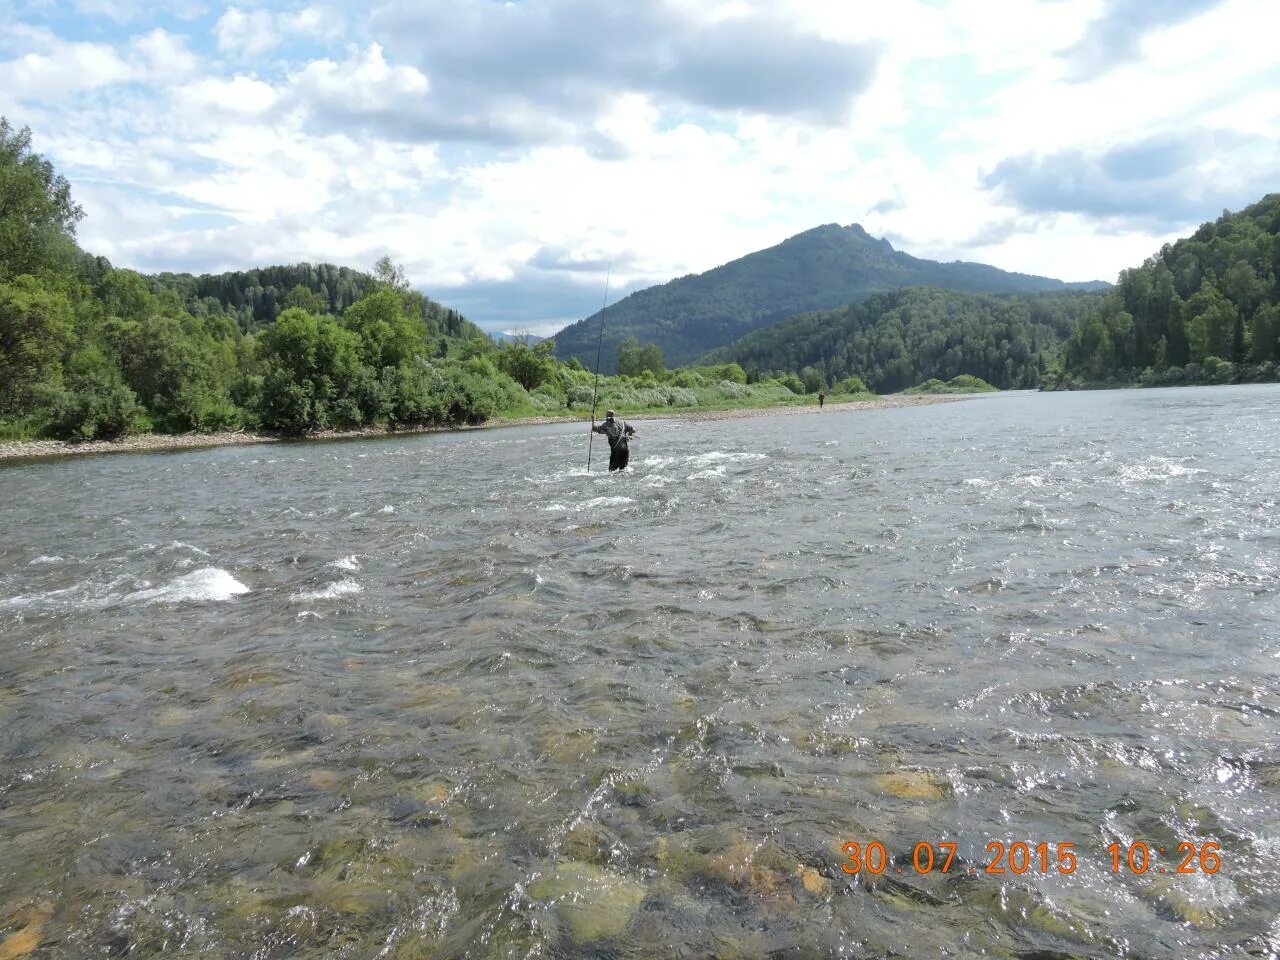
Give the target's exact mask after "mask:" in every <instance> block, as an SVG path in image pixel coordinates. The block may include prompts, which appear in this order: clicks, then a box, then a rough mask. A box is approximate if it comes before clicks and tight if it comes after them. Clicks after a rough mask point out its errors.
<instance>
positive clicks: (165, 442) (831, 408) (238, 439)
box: [0, 394, 960, 461]
mask: <svg viewBox="0 0 1280 960" xmlns="http://www.w3.org/2000/svg"><path fill="white" fill-rule="evenodd" d="M956 399H960V398H959V397H956V396H934V395H917V396H906V395H902V394H895V395H893V396H888V397H870V398H868V399H866V400H849V401H846V402H843V403H828V404H827V405H826V406H825V407H822V408H819V407H818V406H817V405H816V404H805V405H790V404H786V405H780V406H774V407H733V408H729V409H725V410H702V409H697V408H692V407H673V408H671V409H670V410H647V411H643V412H641V413H637V414H635V415H634V416H626V419H627V420H630V421H633V422H635V423H640V422H642V421H645V420H693V421H698V420H733V419H738V418H741V417H783V416H803V415H806V414H813V415H816V414H826V413H836V412H839V411H842V410H875V409H881V408H884V407H909V406H919V405H921V404H928V403H947V402H950V401H953V400H956ZM623 413H624V415H625V414H626V412H625V411H623ZM583 422H585V421H584V419H583V418H582V417H572V416H539V417H496V418H494V419H492V420H488V421H486V422H485V423H482V424H478V425H476V426H461V427H414V428H409V429H403V430H395V431H389V430H387V429H386V428H385V427H362V428H360V429H357V430H325V431H322V432H319V433H314V434H310V435H308V436H306V437H282V436H276V435H274V434H269V433H254V432H250V431H243V430H239V431H236V432H234V433H186V434H166V433H141V434H136V435H134V436H130V437H122V438H121V439H119V440H91V441H87V442H84V443H72V442H70V441H67V440H10V441H3V442H0V461H3V460H31V459H40V458H46V457H67V456H78V455H83V454H101V453H147V452H155V451H162V450H187V449H200V448H203V447H227V446H235V445H238V444H247V443H284V442H291V443H298V442H302V441H305V440H349V439H359V438H365V437H387V436H409V435H412V434H419V433H443V432H453V431H458V430H494V429H498V428H500V427H528V426H538V425H542V424H551V423H583Z"/></svg>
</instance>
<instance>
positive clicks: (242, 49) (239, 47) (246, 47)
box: [214, 7, 281, 57]
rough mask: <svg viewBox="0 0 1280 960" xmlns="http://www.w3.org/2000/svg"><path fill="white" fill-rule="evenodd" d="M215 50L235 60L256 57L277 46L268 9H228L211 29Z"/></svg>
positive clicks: (273, 18) (273, 25) (277, 40)
mask: <svg viewBox="0 0 1280 960" xmlns="http://www.w3.org/2000/svg"><path fill="white" fill-rule="evenodd" d="M214 32H215V33H216V34H217V38H218V50H219V51H221V52H222V53H224V54H227V55H230V56H238V57H257V56H261V55H262V54H264V53H266V52H267V51H268V50H270V49H272V48H273V47H275V46H276V45H277V44H279V43H280V39H281V38H280V35H279V33H278V32H277V30H276V22H275V16H274V15H273V14H272V12H271V11H270V10H249V11H245V10H241V9H240V8H239V7H230V8H228V9H227V11H226V12H225V13H224V14H223V15H222V16H221V17H219V18H218V23H217V25H216V26H215V27H214Z"/></svg>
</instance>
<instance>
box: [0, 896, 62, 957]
mask: <svg viewBox="0 0 1280 960" xmlns="http://www.w3.org/2000/svg"><path fill="white" fill-rule="evenodd" d="M52 916H53V904H52V903H50V902H49V901H48V900H42V901H40V902H39V903H37V904H35V905H34V906H31V907H28V908H27V909H25V910H22V911H20V912H19V913H18V914H17V915H15V916H14V917H13V918H12V922H15V923H17V924H19V927H18V929H17V930H15V931H14V932H13V933H11V934H9V935H8V936H7V937H5V938H4V939H3V940H0V960H19V958H20V957H28V956H30V955H31V954H33V953H35V951H36V948H37V947H39V946H40V942H41V941H42V940H43V939H44V927H45V924H47V923H48V922H49V918H50V917H52Z"/></svg>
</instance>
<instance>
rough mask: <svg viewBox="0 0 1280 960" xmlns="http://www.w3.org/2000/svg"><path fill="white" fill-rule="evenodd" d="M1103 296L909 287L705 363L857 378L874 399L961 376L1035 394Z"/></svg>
mask: <svg viewBox="0 0 1280 960" xmlns="http://www.w3.org/2000/svg"><path fill="white" fill-rule="evenodd" d="M1102 296H1103V294H1101V293H1090V292H1070V293H1045V294H1037V295H1021V294H1009V295H1003V296H995V295H991V294H974V293H959V292H956V291H954V290H939V289H936V288H933V287H912V288H909V289H905V290H894V291H891V292H889V293H882V294H879V295H877V296H875V297H872V298H871V299H870V300H864V301H863V302H861V303H857V304H853V305H852V306H848V307H844V308H843V309H840V310H821V311H816V312H813V313H806V314H802V315H800V316H797V317H791V318H789V319H787V320H784V321H783V322H781V323H776V324H774V325H772V326H769V327H765V328H764V329H763V330H757V331H756V332H755V333H751V334H748V335H747V336H745V337H743V338H742V339H741V340H739V341H738V342H737V343H734V344H733V345H731V346H729V347H725V348H723V349H721V350H716V351H713V352H711V353H710V354H708V355H707V356H706V357H705V358H704V360H705V361H706V362H722V363H723V362H735V363H738V364H740V365H741V366H742V367H743V368H744V369H746V370H747V371H748V374H749V375H751V376H769V375H772V374H773V372H775V371H796V372H797V373H798V374H799V375H800V377H801V378H802V379H807V380H809V381H812V382H819V381H821V382H825V383H837V382H839V381H840V380H842V379H844V378H845V377H849V376H858V377H861V378H862V380H863V381H865V382H866V384H867V385H868V386H869V387H870V388H871V389H872V390H874V391H875V392H876V393H895V392H897V391H899V390H904V389H906V388H908V387H913V386H916V385H917V384H920V383H922V382H924V381H927V380H934V379H937V380H951V379H953V378H954V377H957V376H960V375H962V374H967V375H970V376H976V377H980V378H981V379H983V380H985V381H987V382H988V383H991V384H993V385H995V386H997V387H1000V388H1001V389H1006V390H1007V389H1015V388H1034V387H1036V386H1037V385H1038V384H1039V382H1040V376H1041V374H1042V373H1043V372H1044V371H1045V370H1047V369H1048V367H1049V365H1050V364H1051V363H1052V362H1053V360H1054V359H1055V358H1056V356H1057V351H1058V347H1059V345H1060V344H1061V343H1062V341H1063V340H1064V339H1065V338H1066V337H1068V336H1069V335H1070V334H1071V333H1072V331H1074V330H1075V328H1076V325H1077V324H1078V323H1079V322H1080V320H1081V319H1082V318H1083V317H1085V316H1086V315H1088V313H1089V312H1090V311H1091V310H1093V309H1095V308H1096V306H1097V304H1098V302H1099V299H1100V298H1101V297H1102Z"/></svg>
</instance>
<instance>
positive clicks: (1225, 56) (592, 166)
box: [0, 0, 1280, 335]
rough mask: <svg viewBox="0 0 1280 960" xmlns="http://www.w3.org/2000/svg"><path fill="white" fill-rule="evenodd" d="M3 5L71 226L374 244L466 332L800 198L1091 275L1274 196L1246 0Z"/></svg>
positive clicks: (907, 236) (1267, 37)
mask: <svg viewBox="0 0 1280 960" xmlns="http://www.w3.org/2000/svg"><path fill="white" fill-rule="evenodd" d="M3 5H4V6H6V7H9V8H12V9H11V11H9V12H7V13H5V15H4V20H5V28H4V30H3V31H0V115H3V116H5V117H7V118H8V119H9V121H10V123H12V124H13V125H15V126H17V127H22V126H30V127H31V129H32V131H33V134H34V147H35V149H36V150H37V151H38V152H40V153H42V154H44V155H45V156H47V157H48V158H50V159H51V160H52V161H53V162H54V163H55V165H56V166H57V168H58V170H59V171H60V172H61V173H63V174H64V175H65V176H66V177H67V178H68V179H69V180H70V181H71V183H72V188H73V194H74V197H75V198H76V199H77V200H78V201H79V202H80V203H81V204H82V206H83V207H84V210H85V213H86V217H85V219H84V220H83V221H82V222H81V224H80V228H79V232H78V236H79V239H80V242H81V245H82V246H83V247H84V248H85V249H87V250H90V251H92V252H94V253H96V254H100V255H103V256H106V257H108V258H109V259H110V260H111V261H112V262H113V263H114V264H115V265H116V266H121V267H129V268H133V269H137V270H141V271H144V272H155V271H161V270H173V271H189V272H194V273H206V272H218V271H222V270H233V269H247V268H250V267H254V266H268V265H272V264H282V263H296V262H299V261H311V262H332V263H339V264H345V265H348V266H352V267H356V268H360V269H369V268H370V267H372V265H373V263H374V262H375V261H376V260H377V259H378V258H379V257H380V256H382V255H384V254H386V255H390V256H391V257H392V259H393V260H395V261H396V262H397V263H399V264H401V265H402V266H403V267H404V268H405V270H406V272H407V274H408V276H409V278H410V280H411V281H412V282H413V284H414V285H415V286H416V287H418V288H419V289H421V290H422V291H423V292H425V293H427V294H428V295H429V296H431V297H433V298H434V299H437V300H439V301H441V302H442V303H445V304H446V305H448V306H452V307H455V308H457V309H459V310H461V311H462V312H463V313H464V314H465V315H466V316H467V317H468V318H469V319H471V320H473V321H475V322H477V323H479V324H480V325H481V326H482V327H483V328H485V329H486V330H489V331H493V332H496V331H515V332H529V333H536V334H543V335H545V334H549V333H551V332H553V331H554V330H556V329H558V328H559V327H562V326H564V325H565V324H567V323H570V322H573V321H575V320H578V319H581V318H583V317H585V316H588V315H589V314H591V313H593V312H594V311H595V310H597V309H599V307H600V305H601V303H602V302H604V299H605V285H606V281H607V282H608V284H609V291H608V300H609V302H613V301H614V300H615V299H617V298H618V297H620V296H622V295H625V294H626V293H627V292H630V291H633V290H637V289H641V288H643V287H647V286H650V285H652V284H655V283H662V282H665V281H667V280H670V279H672V278H675V277H678V276H683V275H685V274H689V273H699V272H702V271H704V270H707V269H710V268H712V267H714V266H717V265H719V264H721V263H724V262H726V261H728V260H732V259H735V258H737V257H739V256H742V255H744V254H746V253H749V252H751V251H753V250H758V249H762V248H764V247H768V246H772V245H773V244H776V243H778V242H780V241H782V240H784V239H785V238H787V237H789V236H792V235H794V234H796V233H799V232H801V231H803V230H807V229H810V228H812V227H815V226H818V225H820V224H824V223H840V224H849V223H860V224H862V225H863V226H864V227H865V228H866V229H867V230H868V231H869V232H870V233H872V234H873V235H876V236H884V237H887V238H888V239H889V241H890V242H891V243H892V244H893V245H894V246H895V247H896V248H898V249H901V250H906V251H907V252H909V253H912V254H914V255H916V256H920V257H928V258H930V259H936V260H973V261H978V262H983V263H990V264H993V265H995V266H997V267H1001V268H1003V269H1006V270H1017V271H1021V272H1025V273H1035V274H1041V275H1044V276H1050V277H1058V278H1061V279H1064V280H1093V279H1102V280H1115V278H1116V275H1117V274H1118V272H1119V271H1120V270H1122V269H1125V268H1127V267H1132V266H1137V265H1138V264H1140V263H1141V262H1142V261H1143V260H1144V259H1145V258H1147V257H1148V256H1150V255H1151V254H1153V253H1155V252H1156V251H1157V250H1158V249H1159V248H1160V246H1161V245H1162V244H1163V243H1166V242H1169V241H1172V240H1175V239H1177V238H1178V237H1181V236H1185V235H1186V234H1187V233H1189V232H1191V231H1192V230H1194V228H1195V227H1196V226H1198V225H1199V224H1200V223H1203V222H1205V221H1207V220H1212V219H1214V218H1216V217H1217V216H1219V215H1220V214H1221V213H1222V211H1223V210H1224V209H1239V208H1240V207H1242V206H1245V205H1247V204H1249V203H1252V202H1254V201H1255V200H1258V199H1260V198H1261V197H1262V196H1263V195H1265V194H1266V193H1268V192H1273V191H1276V190H1280V46H1278V45H1277V41H1276V38H1277V37H1280V3H1277V2H1276V0H930V2H925V0H893V2H892V3H875V4H870V3H852V2H833V0H725V2H721V0H627V2H625V3H620V2H617V0H509V2H503V0H372V2H366V3H362V4H342V3H324V2H315V3H312V2H276V3H265V2H264V3H257V2H245V3H240V4H233V5H227V4H216V3H212V2H205V0H170V2H168V3H164V4H150V3H144V2H141V0H3ZM606 275H607V276H606Z"/></svg>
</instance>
